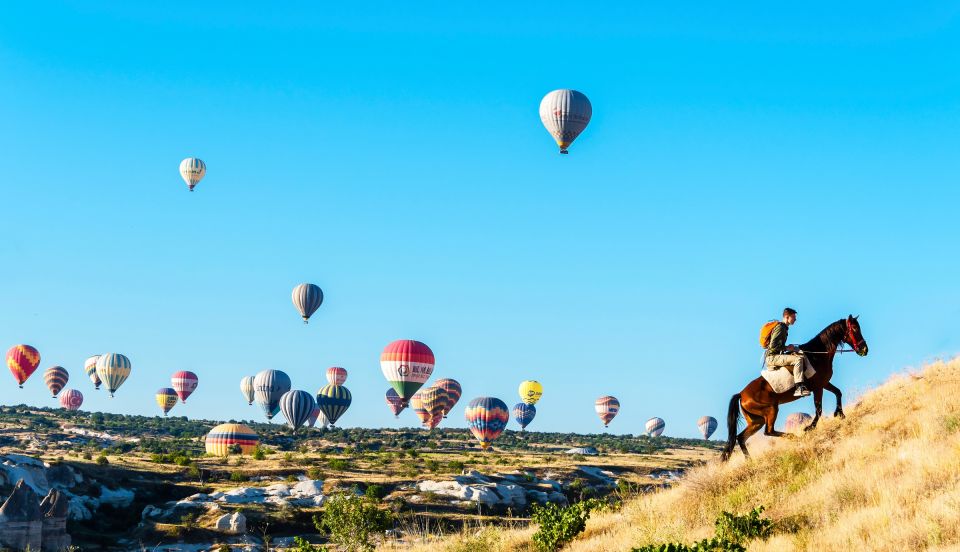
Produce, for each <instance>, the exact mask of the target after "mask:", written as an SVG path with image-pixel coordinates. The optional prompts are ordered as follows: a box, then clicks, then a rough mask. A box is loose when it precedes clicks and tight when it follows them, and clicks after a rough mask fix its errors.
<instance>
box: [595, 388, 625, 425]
mask: <svg viewBox="0 0 960 552" xmlns="http://www.w3.org/2000/svg"><path fill="white" fill-rule="evenodd" d="M593 408H594V410H596V411H597V416H600V421H601V422H603V427H607V426H608V425H609V424H610V421H611V420H613V418H614V417H616V415H617V413H618V412H620V401H618V400H617V398H616V397H611V396H610V395H607V396H605V397H600V398H599V399H597V401H596V402H595V403H593Z"/></svg>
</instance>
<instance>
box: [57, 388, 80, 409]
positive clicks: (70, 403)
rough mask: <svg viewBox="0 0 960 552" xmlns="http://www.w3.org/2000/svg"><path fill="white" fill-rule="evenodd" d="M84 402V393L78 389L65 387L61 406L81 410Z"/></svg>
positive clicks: (61, 396) (61, 397)
mask: <svg viewBox="0 0 960 552" xmlns="http://www.w3.org/2000/svg"><path fill="white" fill-rule="evenodd" d="M82 404H83V393H81V392H79V391H77V390H76V389H65V390H64V391H62V392H61V393H60V406H62V407H64V408H66V409H67V410H80V405H82Z"/></svg>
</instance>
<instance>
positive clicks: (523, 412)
mask: <svg viewBox="0 0 960 552" xmlns="http://www.w3.org/2000/svg"><path fill="white" fill-rule="evenodd" d="M536 415H537V408H536V407H535V406H533V405H532V404H527V403H525V402H521V403H517V404H515V405H513V419H514V420H516V421H517V423H518V424H520V431H523V430H524V429H526V428H527V426H528V425H530V422H532V421H533V418H534V416H536Z"/></svg>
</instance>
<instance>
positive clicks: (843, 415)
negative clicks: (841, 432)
mask: <svg viewBox="0 0 960 552" xmlns="http://www.w3.org/2000/svg"><path fill="white" fill-rule="evenodd" d="M833 415H834V416H836V417H837V418H840V419H841V420H843V419H846V417H847V415H846V414H844V413H843V410H837V411H836V412H834V413H833Z"/></svg>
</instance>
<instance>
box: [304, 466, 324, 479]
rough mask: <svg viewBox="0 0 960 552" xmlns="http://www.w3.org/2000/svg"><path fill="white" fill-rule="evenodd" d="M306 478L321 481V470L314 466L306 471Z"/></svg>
mask: <svg viewBox="0 0 960 552" xmlns="http://www.w3.org/2000/svg"><path fill="white" fill-rule="evenodd" d="M307 477H309V478H310V479H323V470H321V469H320V468H318V467H316V466H314V467H312V468H310V469H309V470H307Z"/></svg>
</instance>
